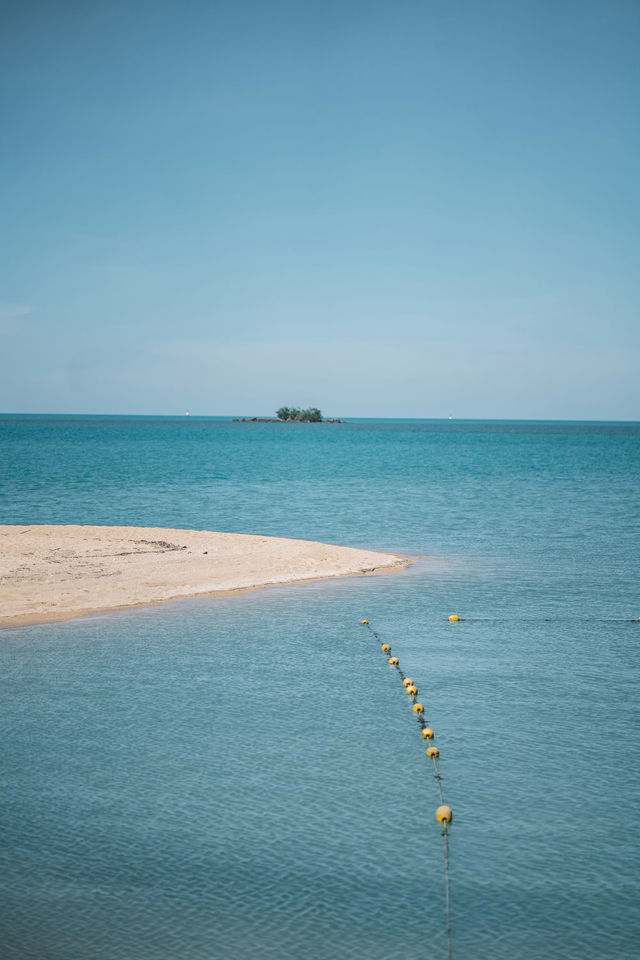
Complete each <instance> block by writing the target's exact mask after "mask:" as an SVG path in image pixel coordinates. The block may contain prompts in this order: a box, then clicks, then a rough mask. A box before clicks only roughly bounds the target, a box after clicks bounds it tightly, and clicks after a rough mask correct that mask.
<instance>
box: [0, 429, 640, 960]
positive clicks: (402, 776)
mask: <svg viewBox="0 0 640 960" xmlns="http://www.w3.org/2000/svg"><path fill="white" fill-rule="evenodd" d="M639 438H640V426H639V425H638V424H632V423H577V422H571V423H562V422H511V421H504V422H496V421H492V422H480V421H455V420H454V421H429V420H354V421H351V422H348V423H345V424H286V425H284V424H257V423H233V422H231V421H230V420H225V419H220V418H199V417H195V416H192V417H179V418H170V417H167V418H164V417H88V416H87V417H82V416H77V417H72V416H65V417H62V416H61V417H55V416H47V417H44V416H42V417H40V416H35V415H33V416H18V415H11V416H9V415H5V416H3V417H0V479H1V488H0V523H11V524H35V523H80V524H114V525H141V526H160V527H180V528H190V529H191V528H193V529H208V530H222V531H227V532H238V533H260V534H265V535H271V536H281V537H294V538H301V539H308V540H320V541H325V542H329V543H337V544H344V545H348V546H354V547H362V548H368V549H377V550H381V551H386V552H392V553H399V554H402V555H405V556H408V557H410V558H411V559H412V561H413V563H412V565H411V566H410V567H409V568H408V569H407V570H406V571H405V572H401V573H396V574H391V575H387V576H376V577H362V578H348V579H341V580H328V581H323V582H317V583H309V584H299V585H296V586H290V587H278V588H269V589H266V590H262V591H258V592H254V593H248V594H245V595H242V596H235V597H227V598H221V599H199V600H198V599H195V600H189V601H180V602H176V603H172V604H168V605H165V606H161V607H152V608H147V609H135V610H125V611H120V612H114V613H110V614H104V613H102V614H97V615H93V616H89V617H85V618H81V619H77V620H71V621H67V622H63V623H55V624H46V625H41V626H29V627H22V628H16V629H10V630H5V631H2V633H0V658H1V663H0V685H1V688H2V690H1V696H2V704H3V707H2V713H1V715H0V726H1V728H2V742H3V746H2V764H1V771H2V790H1V792H0V794H1V795H0V806H1V811H0V819H1V822H2V833H1V844H0V902H1V904H2V906H0V912H1V916H0V955H1V956H2V957H3V960H87V958H91V960H400V958H403V960H404V958H405V957H407V956H410V957H419V958H425V960H439V958H443V960H444V958H445V957H446V956H447V940H446V935H445V920H444V909H445V888H444V865H443V864H444V860H443V839H442V836H441V834H440V829H439V827H438V824H437V822H436V819H435V810H436V807H437V806H438V804H439V798H438V792H437V785H436V783H435V781H434V778H433V769H432V766H431V763H430V761H427V759H426V757H425V753H424V751H425V744H424V743H423V741H422V740H421V738H420V732H419V727H418V725H417V724H416V720H415V716H414V715H413V713H412V711H411V707H410V704H409V703H408V700H407V698H406V697H405V696H404V694H403V692H402V686H401V684H400V682H399V679H398V677H397V675H396V674H395V673H394V671H393V670H392V669H390V668H389V666H388V665H387V663H386V659H385V658H384V657H383V656H382V654H381V653H380V650H379V647H378V644H377V643H376V642H375V641H374V639H373V637H372V635H371V633H370V632H369V631H368V630H367V629H366V628H364V627H363V626H361V624H360V620H361V619H363V618H366V619H368V620H369V621H370V623H371V625H372V627H374V628H375V630H376V631H377V632H378V633H379V635H380V636H381V637H382V638H383V639H384V640H385V641H386V642H388V643H390V644H391V646H392V649H393V653H394V654H395V655H397V656H398V657H399V659H400V664H401V667H402V669H403V670H404V672H405V673H407V674H410V675H411V677H412V678H413V679H414V680H415V682H416V684H417V686H418V688H419V690H420V699H421V702H423V703H424V705H425V717H426V718H427V719H428V721H429V724H430V725H431V726H432V727H433V728H434V730H435V733H436V742H437V745H438V747H439V750H440V772H441V774H442V777H443V780H442V786H443V790H444V794H445V797H446V802H447V803H448V804H449V805H450V806H451V808H452V810H453V823H452V825H451V829H450V833H449V839H450V881H451V936H452V953H453V957H454V958H455V960H514V958H518V960H553V958H557V960H573V958H575V960H626V958H629V960H631V958H634V960H635V958H636V957H637V956H638V950H639V944H640V910H639V903H640V897H639V892H640V891H639V887H640V883H639V879H638V877H639V871H638V823H639V822H640V817H639V814H640V810H639V806H640V803H639V796H640V763H639V761H638V750H637V734H638V713H637V696H638V694H637V677H638V667H639V664H640V622H637V621H636V618H638V617H640V602H639V600H638V514H639V510H638V506H639V496H638V493H639V491H638V440H639ZM450 614H457V615H459V616H460V618H461V619H460V622H458V623H450V622H449V621H448V616H449V615H450ZM634 621H635V622H634Z"/></svg>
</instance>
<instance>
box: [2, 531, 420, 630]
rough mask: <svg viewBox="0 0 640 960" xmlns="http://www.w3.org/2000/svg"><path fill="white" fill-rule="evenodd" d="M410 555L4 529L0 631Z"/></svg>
mask: <svg viewBox="0 0 640 960" xmlns="http://www.w3.org/2000/svg"><path fill="white" fill-rule="evenodd" d="M408 563H409V561H408V560H407V559H406V558H405V557H400V556H395V555H393V554H388V553H378V552H376V551H371V550H357V549H354V548H353V547H337V546H333V545H330V544H326V543H316V542H314V541H310V540H285V539H282V538H280V537H263V536H254V535H249V534H238V533H216V532H212V531H209V530H168V529H165V528H160V527H106V526H105V527H85V526H75V525H74V526H72V525H64V526H62V525H33V526H0V627H11V626H20V625H23V624H30V623H46V622H48V621H52V620H68V619H71V618H72V617H79V616H84V615H86V614H90V613H96V612H98V611H107V610H116V609H120V608H124V607H136V606H152V605H155V604H159V603H167V602H169V601H171V600H181V599H185V598H187V597H212V596H223V595H228V594H232V593H244V592H246V591H249V590H256V589H259V588H262V587H267V586H275V585H283V584H293V583H297V582H300V581H309V580H321V579H325V578H327V577H347V576H358V575H360V576H365V575H371V574H377V573H392V572H394V571H397V570H402V569H403V568H404V567H406V566H407V564H408Z"/></svg>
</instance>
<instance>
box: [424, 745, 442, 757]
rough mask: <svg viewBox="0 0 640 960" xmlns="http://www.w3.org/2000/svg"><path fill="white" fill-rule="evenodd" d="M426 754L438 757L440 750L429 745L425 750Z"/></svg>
mask: <svg viewBox="0 0 640 960" xmlns="http://www.w3.org/2000/svg"><path fill="white" fill-rule="evenodd" d="M427 756H428V757H439V756H440V751H439V750H438V748H437V747H429V749H428V750H427Z"/></svg>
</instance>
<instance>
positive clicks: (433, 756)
mask: <svg viewBox="0 0 640 960" xmlns="http://www.w3.org/2000/svg"><path fill="white" fill-rule="evenodd" d="M458 619H459V618H458V617H457V616H455V614H454V615H452V616H451V617H449V620H450V621H451V622H454V623H455V622H456V621H457V620H458ZM360 623H361V624H362V625H363V626H364V627H366V628H367V630H368V631H369V632H370V633H371V634H372V636H373V637H374V639H375V640H377V641H378V643H379V644H380V650H381V651H382V653H383V654H384V655H385V656H386V657H387V658H388V659H387V662H388V664H389V666H390V667H392V669H394V670H396V671H397V673H398V675H399V676H400V679H401V680H402V686H403V687H404V690H405V693H406V694H407V696H408V697H409V698H410V699H411V702H412V704H413V712H414V713H415V715H416V720H417V722H418V724H419V726H420V735H421V737H422V739H423V740H428V741H429V746H428V747H427V750H426V755H427V758H428V759H429V760H431V761H432V762H433V769H434V774H433V776H434V779H435V781H436V784H437V787H438V794H439V796H440V806H439V807H438V809H437V810H436V820H437V821H438V823H439V824H441V826H442V837H443V839H444V893H445V929H446V936H447V958H448V960H451V956H452V953H451V891H450V880H449V826H450V824H451V821H452V819H453V811H452V810H451V807H448V806H447V805H446V803H445V802H444V793H443V790H442V777H441V775H440V770H439V769H438V757H439V756H440V751H439V750H438V748H437V747H436V746H435V744H434V743H433V739H434V732H433V730H432V729H431V727H430V726H429V725H428V723H427V721H426V720H425V717H424V706H423V704H421V703H419V702H418V688H417V686H416V685H415V683H414V682H413V680H412V678H411V677H408V676H406V675H405V673H404V672H403V671H402V669H401V668H400V660H399V658H398V657H395V656H391V645H390V644H389V643H385V642H384V641H383V640H382V638H381V637H380V635H379V634H378V632H377V631H376V630H374V628H373V627H372V626H371V624H370V623H369V621H368V620H361V621H360Z"/></svg>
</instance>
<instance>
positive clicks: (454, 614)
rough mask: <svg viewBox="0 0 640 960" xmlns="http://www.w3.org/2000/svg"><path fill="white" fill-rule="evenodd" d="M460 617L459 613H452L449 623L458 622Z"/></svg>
mask: <svg viewBox="0 0 640 960" xmlns="http://www.w3.org/2000/svg"><path fill="white" fill-rule="evenodd" d="M459 619H460V617H459V616H458V614H457V613H452V614H451V616H450V617H449V623H457V622H458V620H459Z"/></svg>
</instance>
